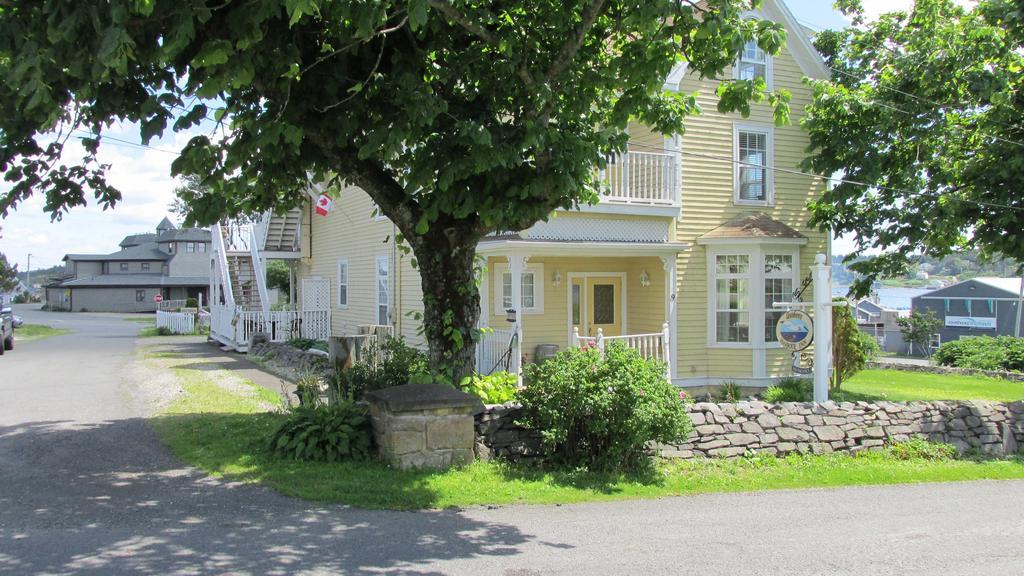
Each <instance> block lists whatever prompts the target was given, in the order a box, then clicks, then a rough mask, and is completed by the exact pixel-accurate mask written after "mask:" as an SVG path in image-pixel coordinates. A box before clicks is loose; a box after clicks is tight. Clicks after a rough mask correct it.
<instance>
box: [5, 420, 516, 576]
mask: <svg viewBox="0 0 1024 576" xmlns="http://www.w3.org/2000/svg"><path fill="white" fill-rule="evenodd" d="M219 416H225V415H219ZM0 462H2V467H0V573H17V574H28V573H39V572H46V573H63V572H75V571H82V570H87V571H98V572H102V573H125V572H130V573H141V574H165V573H171V572H174V573H209V572H237V571H243V572H252V573H264V574H272V573H294V572H296V571H300V570H304V571H306V570H322V571H328V572H337V573H346V574H352V573H369V572H373V573H379V572H380V571H382V570H383V571H404V570H402V569H403V567H404V568H408V567H411V566H417V565H419V566H421V567H422V566H423V565H425V564H429V563H431V562H435V561H440V560H451V559H460V558H473V557H480V556H511V555H515V554H517V553H518V552H517V547H518V546H519V545H521V544H524V543H526V542H528V541H530V540H531V537H530V536H529V535H526V534H523V533H522V532H521V531H519V530H518V529H517V528H515V527H513V526H509V525H505V524H496V523H488V522H481V521H476V520H472V519H469V518H467V517H465V516H464V515H462V514H460V513H459V512H457V511H429V512H385V511H372V510H360V509H354V508H348V507H342V506H322V507H321V506H316V505H315V504H309V503H307V502H304V501H300V500H296V499H292V498H288V497H284V496H281V495H278V494H276V493H274V492H272V491H270V490H268V489H264V488H260V487H257V486H251V485H246V484H241V483H237V482H228V481H225V480H221V479H217V478H211V477H209V476H206V475H204V474H202V473H200V472H198V471H197V470H195V469H192V468H187V467H184V466H182V465H181V464H179V463H178V462H177V461H176V460H174V459H173V458H172V457H171V456H170V455H169V454H167V452H166V451H165V450H163V449H162V447H161V446H160V444H159V441H158V440H157V438H156V437H155V436H154V434H153V433H152V431H151V430H150V429H149V428H148V426H147V425H146V423H145V421H144V420H141V419H127V420H120V421H112V422H103V423H99V424H92V425H75V424H73V423H70V422H60V421H54V422H31V423H26V424H20V425H15V426H6V427H0ZM408 489H409V490H410V491H415V490H424V489H425V488H423V487H422V486H420V487H416V486H415V485H410V486H408ZM414 496H415V497H416V498H429V494H425V493H424V494H418V495H416V494H414ZM417 573H430V572H417Z"/></svg>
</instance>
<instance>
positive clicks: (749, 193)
mask: <svg viewBox="0 0 1024 576" xmlns="http://www.w3.org/2000/svg"><path fill="white" fill-rule="evenodd" d="M770 140H771V133H770V132H768V131H766V130H765V131H762V130H752V129H743V128H740V129H737V130H736V200H737V201H738V202H740V203H750V202H756V203H765V204H768V203H770V202H771V173H770V170H771V161H770V158H771V144H770Z"/></svg>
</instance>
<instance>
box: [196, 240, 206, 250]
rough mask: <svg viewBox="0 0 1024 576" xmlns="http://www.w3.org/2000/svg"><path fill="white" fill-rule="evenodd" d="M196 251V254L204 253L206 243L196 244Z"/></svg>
mask: <svg viewBox="0 0 1024 576" xmlns="http://www.w3.org/2000/svg"><path fill="white" fill-rule="evenodd" d="M196 251H198V252H206V242H197V243H196Z"/></svg>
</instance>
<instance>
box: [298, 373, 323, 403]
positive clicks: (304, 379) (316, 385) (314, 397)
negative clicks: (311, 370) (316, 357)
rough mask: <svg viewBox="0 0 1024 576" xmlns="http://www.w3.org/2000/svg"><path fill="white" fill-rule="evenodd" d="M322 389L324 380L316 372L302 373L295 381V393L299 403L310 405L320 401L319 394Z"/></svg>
mask: <svg viewBox="0 0 1024 576" xmlns="http://www.w3.org/2000/svg"><path fill="white" fill-rule="evenodd" d="M323 391H324V382H323V380H322V379H321V378H320V377H319V376H317V375H316V374H303V375H302V376H301V377H299V379H298V380H297V381H296V382H295V395H296V396H297V397H298V398H299V404H301V405H303V406H312V405H314V404H316V403H317V402H319V401H320V394H321V393H322V392H323Z"/></svg>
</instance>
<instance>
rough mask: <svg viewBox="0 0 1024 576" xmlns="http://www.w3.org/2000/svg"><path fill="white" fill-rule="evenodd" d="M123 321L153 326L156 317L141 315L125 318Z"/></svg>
mask: <svg viewBox="0 0 1024 576" xmlns="http://www.w3.org/2000/svg"><path fill="white" fill-rule="evenodd" d="M124 321H125V322H138V323H140V324H155V323H156V316H153V315H152V314H146V315H142V316H131V317H129V318H125V319H124Z"/></svg>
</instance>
